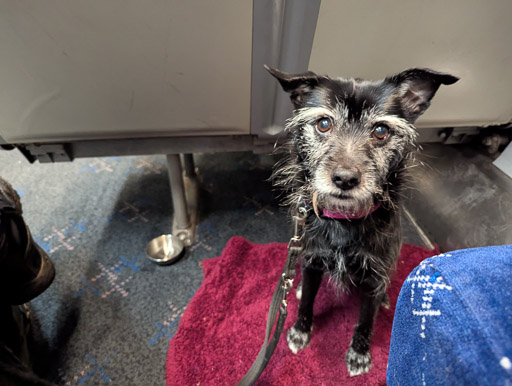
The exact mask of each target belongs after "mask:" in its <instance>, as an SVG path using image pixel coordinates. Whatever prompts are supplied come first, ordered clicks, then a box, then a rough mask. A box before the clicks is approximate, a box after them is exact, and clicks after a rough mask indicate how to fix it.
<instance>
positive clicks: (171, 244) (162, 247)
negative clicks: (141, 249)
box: [146, 234, 183, 265]
mask: <svg viewBox="0 0 512 386" xmlns="http://www.w3.org/2000/svg"><path fill="white" fill-rule="evenodd" d="M182 254H183V242H182V241H181V240H180V239H179V238H178V237H176V236H173V235H171V234H167V235H161V236H158V237H156V238H154V239H153V240H151V241H150V242H149V243H148V245H147V247H146V255H147V257H148V259H149V260H151V261H153V262H155V263H157V264H160V265H166V264H172V263H175V262H176V261H178V260H179V259H180V258H181V255H182Z"/></svg>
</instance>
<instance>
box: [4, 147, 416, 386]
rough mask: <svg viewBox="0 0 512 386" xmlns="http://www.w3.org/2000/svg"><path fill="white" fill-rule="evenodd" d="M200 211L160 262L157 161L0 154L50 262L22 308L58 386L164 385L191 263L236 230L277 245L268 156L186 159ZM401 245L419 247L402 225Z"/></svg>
mask: <svg viewBox="0 0 512 386" xmlns="http://www.w3.org/2000/svg"><path fill="white" fill-rule="evenodd" d="M195 159H196V164H197V166H198V167H199V171H200V189H201V198H200V205H201V212H200V223H199V227H198V233H197V240H196V242H195V243H194V244H193V245H192V246H191V247H189V248H187V250H186V254H185V256H184V258H183V259H182V260H180V261H179V262H178V263H176V264H174V265H171V266H158V265H155V264H154V263H152V262H150V261H149V260H148V259H146V258H145V252H144V251H145V247H146V244H147V243H148V241H150V240H151V239H152V238H154V237H156V236H158V235H161V234H163V233H169V232H170V229H171V228H170V227H171V221H172V204H171V199H170V188H169V180H168V175H167V169H166V158H165V156H144V157H109V158H91V159H78V160H75V161H73V162H71V163H57V164H39V163H35V164H29V163H28V162H27V161H26V160H25V159H24V157H23V156H22V155H21V154H20V153H18V152H17V151H16V150H15V151H1V152H0V176H2V177H3V178H5V179H7V180H8V181H10V182H11V183H12V184H13V186H14V188H15V189H16V190H17V191H18V193H19V194H20V196H21V200H22V205H23V209H24V216H25V220H26V222H27V223H28V225H29V227H30V228H31V231H32V233H33V235H34V237H35V239H36V241H37V242H38V243H39V244H40V245H41V246H42V247H43V248H44V249H45V250H46V251H47V252H48V254H49V255H50V257H51V258H52V260H53V261H54V263H55V266H56V271H57V275H56V279H55V281H54V283H53V284H52V286H51V287H50V288H49V289H48V290H47V291H46V292H45V293H43V294H42V295H41V296H39V297H38V298H37V299H35V300H33V301H32V302H31V307H32V309H33V311H34V314H35V315H36V316H37V319H38V320H39V323H40V332H41V334H40V339H39V340H40V346H41V349H42V352H43V354H42V355H40V356H39V362H38V371H40V372H41V373H42V375H43V376H44V377H46V378H47V379H49V380H50V381H52V382H55V383H57V384H62V385H75V384H95V385H96V384H103V383H113V384H122V385H163V384H164V383H165V358H166V355H167V349H168V343H169V340H170V339H172V337H173V335H174V333H175V332H176V328H177V326H178V323H179V320H180V317H181V315H182V314H183V311H184V310H185V307H186V306H187V304H188V302H189V301H190V299H191V298H192V296H193V295H194V293H195V291H196V290H197V288H198V287H199V286H200V285H201V282H202V269H201V262H202V261H203V260H204V259H207V258H211V257H215V256H218V255H220V253H221V251H222V250H223V248H224V246H225V244H226V242H227V241H228V240H229V239H230V238H231V237H232V236H235V235H238V236H243V237H245V238H247V239H248V240H250V241H252V242H256V243H268V242H276V241H277V242H285V241H287V240H288V238H289V236H290V226H289V221H288V216H287V214H286V210H285V209H283V208H282V207H280V206H279V199H278V197H277V193H276V192H274V191H273V189H272V186H271V184H270V182H269V181H268V178H269V176H270V172H271V168H272V165H273V164H274V161H275V160H274V158H273V157H272V156H270V155H254V154H251V153H222V154H210V155H195ZM404 233H405V240H404V241H405V242H407V243H413V244H420V245H421V240H420V239H419V237H418V235H417V233H416V231H415V229H414V227H413V226H412V225H411V224H410V223H409V222H407V220H405V221H404Z"/></svg>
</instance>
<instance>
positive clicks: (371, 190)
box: [267, 67, 458, 376]
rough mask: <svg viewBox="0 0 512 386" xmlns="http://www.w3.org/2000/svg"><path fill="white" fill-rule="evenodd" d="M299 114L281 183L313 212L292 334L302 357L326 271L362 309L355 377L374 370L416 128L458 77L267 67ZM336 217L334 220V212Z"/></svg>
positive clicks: (354, 348)
mask: <svg viewBox="0 0 512 386" xmlns="http://www.w3.org/2000/svg"><path fill="white" fill-rule="evenodd" d="M267 70H268V71H269V72H270V73H271V74H272V75H273V76H274V77H276V78H277V79H278V81H279V82H280V84H281V86H282V87H283V89H284V91H286V92H288V93H289V94H290V98H291V101H292V103H293V105H294V107H295V110H294V113H293V116H292V117H291V118H290V119H289V120H288V122H287V127H286V129H287V132H288V138H289V139H288V142H287V143H286V144H285V145H284V146H283V148H282V149H283V151H284V153H285V156H284V158H283V160H282V161H281V162H280V163H279V164H278V165H277V166H276V169H275V172H274V181H275V184H276V185H277V186H279V187H281V188H282V189H283V190H284V191H285V193H286V204H287V205H289V206H290V208H291V211H292V212H294V211H295V210H296V209H297V207H298V206H299V205H304V204H305V205H308V206H309V207H310V208H313V210H311V211H310V215H309V217H308V220H307V224H306V231H305V236H304V252H303V256H302V269H303V279H302V283H301V286H302V291H301V300H300V306H299V312H298V317H297V321H296V322H295V324H294V326H293V327H292V328H291V329H290V331H288V335H287V340H288V345H289V347H290V349H291V350H292V351H293V352H294V353H297V352H298V351H299V350H302V349H304V348H305V347H306V346H307V345H308V344H309V341H310V339H311V332H312V327H313V303H314V299H315V296H316V293H317V291H318V288H319V286H320V283H321V281H322V277H323V273H324V272H327V273H328V274H329V275H330V277H331V279H332V280H334V281H335V282H336V283H337V284H338V285H339V286H340V288H342V289H343V290H349V289H351V288H354V287H355V288H357V290H358V291H359V293H360V299H361V305H360V315H359V321H358V323H357V325H356V326H355V330H354V335H353V337H352V341H351V345H350V348H349V350H348V352H347V354H346V356H345V362H346V366H347V370H348V372H349V374H350V375H351V376H355V375H359V374H363V373H366V372H368V371H369V370H370V368H371V354H370V339H371V334H372V329H373V322H374V319H375V316H376V315H377V312H378V309H379V307H380V305H381V304H383V303H384V304H386V303H387V302H388V300H387V296H386V289H387V286H388V284H389V275H390V272H391V271H392V269H393V267H394V265H395V263H396V261H397V258H398V254H399V251H400V247H401V227H400V216H399V199H400V188H401V186H402V185H403V180H404V173H405V171H406V169H407V164H408V161H409V159H410V158H411V155H412V154H413V151H414V150H415V147H416V146H415V139H416V136H417V134H416V129H415V128H414V126H413V124H414V121H415V120H416V119H417V118H418V116H420V115H421V114H422V113H423V112H424V111H425V110H426V109H427V108H428V106H429V105H430V100H431V99H432V97H433V96H434V94H435V93H436V91H437V90H438V88H439V86H440V85H441V84H445V85H449V84H453V83H455V82H456V81H457V80H458V78H456V77H454V76H452V75H449V74H445V73H440V72H436V71H432V70H429V69H418V68H414V69H409V70H406V71H403V72H401V73H399V74H397V75H394V76H391V77H387V78H385V79H383V80H380V81H366V80H362V79H344V78H339V79H332V78H329V77H326V76H318V75H316V74H315V73H313V72H307V73H303V74H293V75H292V74H286V73H283V72H281V71H278V70H276V69H272V68H269V67H267ZM333 213H334V214H335V215H334V216H333V215H332V214H333Z"/></svg>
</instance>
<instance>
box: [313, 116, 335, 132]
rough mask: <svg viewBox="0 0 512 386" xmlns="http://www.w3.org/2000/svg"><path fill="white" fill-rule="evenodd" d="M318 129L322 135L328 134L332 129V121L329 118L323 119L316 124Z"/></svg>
mask: <svg viewBox="0 0 512 386" xmlns="http://www.w3.org/2000/svg"><path fill="white" fill-rule="evenodd" d="M316 128H317V129H318V131H320V132H321V133H326V132H328V131H329V130H331V129H332V121H331V120H330V119H329V118H321V119H319V120H318V122H317V123H316Z"/></svg>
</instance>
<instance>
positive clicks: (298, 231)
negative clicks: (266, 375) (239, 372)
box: [238, 206, 308, 386]
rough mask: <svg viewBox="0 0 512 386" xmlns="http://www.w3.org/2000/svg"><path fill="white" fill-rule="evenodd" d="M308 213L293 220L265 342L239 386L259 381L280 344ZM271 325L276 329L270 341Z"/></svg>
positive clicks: (270, 309)
mask: <svg viewBox="0 0 512 386" xmlns="http://www.w3.org/2000/svg"><path fill="white" fill-rule="evenodd" d="M307 212H308V211H307V209H306V207H304V206H300V207H299V209H298V213H297V215H296V216H294V217H293V219H294V228H295V229H294V235H293V237H292V238H291V239H290V242H289V243H288V257H287V259H286V264H285V267H284V270H283V273H282V274H281V277H280V279H279V282H278V283H277V286H276V289H275V290H274V295H273V296H272V301H271V303H270V308H269V310H268V316H267V328H266V331H265V340H264V341H263V345H262V346H261V349H260V352H259V353H258V356H257V357H256V359H255V361H254V362H253V364H252V366H251V368H250V369H249V371H247V373H246V374H245V376H244V377H243V378H242V379H241V380H240V382H239V383H238V386H249V385H252V384H253V383H254V382H255V381H256V380H257V379H258V377H259V376H260V375H261V373H262V372H263V370H264V369H265V367H266V366H267V363H268V362H269V360H270V358H271V357H272V354H273V353H274V350H275V349H276V347H277V343H278V342H279V337H280V335H281V333H282V332H283V327H284V322H285V320H286V316H287V315H288V310H287V308H288V302H287V301H286V297H287V296H288V293H289V292H290V290H291V289H292V286H293V281H294V279H295V275H296V270H297V260H298V258H299V256H300V253H301V252H302V236H303V234H304V224H305V222H306V218H307ZM276 319H277V322H276ZM274 325H275V326H276V327H275V329H274V333H273V334H272V337H270V336H271V333H272V328H273V327H274ZM269 339H270V342H269Z"/></svg>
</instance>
